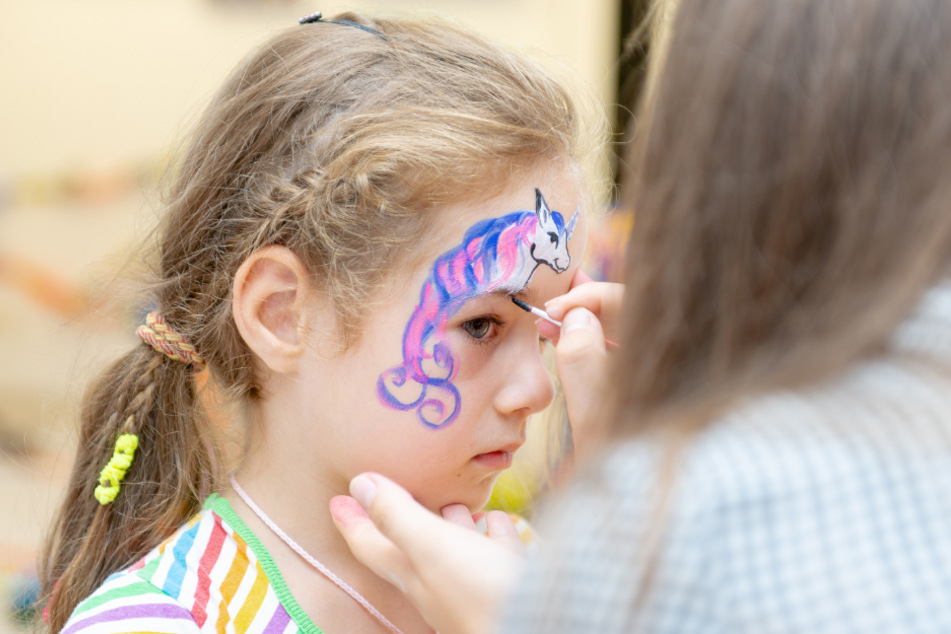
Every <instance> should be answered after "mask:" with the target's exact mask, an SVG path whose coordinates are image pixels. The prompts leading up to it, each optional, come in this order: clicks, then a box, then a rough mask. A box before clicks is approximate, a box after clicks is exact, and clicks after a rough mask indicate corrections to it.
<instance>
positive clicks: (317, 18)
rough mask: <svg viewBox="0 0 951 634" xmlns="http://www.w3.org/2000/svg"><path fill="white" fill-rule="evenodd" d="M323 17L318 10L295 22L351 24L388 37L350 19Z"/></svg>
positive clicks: (384, 37) (382, 36)
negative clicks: (327, 18) (328, 18)
mask: <svg viewBox="0 0 951 634" xmlns="http://www.w3.org/2000/svg"><path fill="white" fill-rule="evenodd" d="M323 17H324V16H323V14H322V13H321V12H320V11H315V12H314V13H311V14H310V15H305V16H304V17H302V18H300V19H299V20H298V21H297V23H298V24H313V23H315V22H322V23H324V24H330V23H332V24H343V25H344V26H352V27H355V28H358V29H360V30H361V31H366V32H367V33H372V34H373V35H376V36H379V37H381V38H383V39H384V40H385V39H388V38H387V37H386V36H385V35H383V34H382V33H380V32H379V31H377V30H376V29H371V28H370V27H368V26H366V25H364V24H358V23H357V22H352V21H350V20H324V19H323Z"/></svg>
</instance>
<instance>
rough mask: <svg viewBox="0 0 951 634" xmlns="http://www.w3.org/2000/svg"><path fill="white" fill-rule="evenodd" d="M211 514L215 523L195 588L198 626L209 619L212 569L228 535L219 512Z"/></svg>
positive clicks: (193, 613) (202, 557) (194, 614)
mask: <svg viewBox="0 0 951 634" xmlns="http://www.w3.org/2000/svg"><path fill="white" fill-rule="evenodd" d="M211 516H212V517H214V518H215V525H214V526H213V527H212V529H211V535H210V536H209V537H208V546H207V548H205V552H204V554H203V555H202V556H201V561H200V562H199V563H198V587H197V588H196V589H195V603H194V604H193V606H192V617H194V619H195V622H196V623H198V627H204V625H205V621H206V620H207V619H208V600H209V599H210V598H211V593H210V588H211V571H212V569H213V568H214V567H215V563H216V562H217V561H218V556H219V555H221V545H222V544H224V541H225V535H226V533H225V529H224V527H222V525H221V518H220V517H218V514H217V513H212V514H211Z"/></svg>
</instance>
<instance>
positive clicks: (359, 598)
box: [231, 475, 403, 634]
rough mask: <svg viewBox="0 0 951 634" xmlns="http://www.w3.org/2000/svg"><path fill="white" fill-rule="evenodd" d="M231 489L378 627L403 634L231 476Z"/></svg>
mask: <svg viewBox="0 0 951 634" xmlns="http://www.w3.org/2000/svg"><path fill="white" fill-rule="evenodd" d="M231 488H232V489H234V491H235V493H237V494H238V496H239V497H240V498H241V499H242V500H244V503H245V504H247V505H248V507H249V508H250V509H251V510H252V511H254V514H255V515H257V516H258V517H259V518H260V520H261V521H262V522H264V523H265V524H267V527H268V528H270V529H271V530H272V531H273V532H274V534H275V535H277V536H278V537H280V538H281V541H283V542H284V543H285V544H287V545H288V546H290V547H291V549H293V551H294V552H295V553H297V554H298V555H300V556H301V557H303V559H304V561H306V562H307V563H309V564H310V565H311V566H313V567H314V568H316V569H317V571H318V572H319V573H320V574H322V575H323V576H325V577H327V578H328V579H330V580H331V581H332V582H333V583H334V585H336V586H337V587H338V588H340V589H341V590H343V591H344V592H346V593H347V594H348V595H350V597H351V598H352V599H353V600H354V601H356V602H357V603H359V604H360V606H361V607H363V609H364V610H366V611H367V612H368V613H369V614H370V616H372V617H373V618H375V619H376V620H377V621H379V622H380V625H382V626H383V627H385V628H386V629H387V630H389V631H390V632H393V634H403V631H402V630H400V628H398V627H396V626H395V625H393V624H392V623H391V622H390V620H389V619H388V618H386V617H385V616H383V615H382V614H381V613H380V611H379V610H377V609H376V608H375V607H373V604H372V603H370V602H369V601H367V600H366V598H365V597H364V596H363V595H362V594H360V593H359V592H357V591H356V590H354V589H353V588H352V587H351V586H350V585H349V584H348V583H347V582H346V581H344V580H343V579H341V578H340V577H338V576H337V575H335V574H334V573H333V572H332V571H331V570H330V568H328V567H327V566H325V565H323V564H322V563H320V562H319V561H317V559H315V558H314V557H313V556H312V555H311V554H310V553H308V552H307V551H306V550H304V549H303V548H302V547H301V546H300V544H298V543H297V542H295V541H294V540H293V539H291V538H290V536H289V535H288V534H287V533H285V532H284V531H283V530H282V529H281V527H280V526H278V525H277V524H275V523H274V520H272V519H271V518H270V517H268V516H267V513H265V512H264V511H262V510H261V507H259V506H258V505H257V504H255V503H254V500H252V499H251V496H250V495H248V494H247V492H246V491H245V490H244V489H242V488H241V485H240V484H238V481H237V480H235V478H234V476H233V475H232V476H231Z"/></svg>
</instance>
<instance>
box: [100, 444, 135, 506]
mask: <svg viewBox="0 0 951 634" xmlns="http://www.w3.org/2000/svg"><path fill="white" fill-rule="evenodd" d="M138 448H139V437H138V436H136V435H135V434H122V435H120V436H119V438H117V439H116V448H115V451H113V452H112V457H111V458H109V462H108V463H106V466H105V467H103V468H102V472H100V474H99V486H97V487H96V493H95V495H96V499H97V500H99V503H100V504H102V505H103V506H105V505H106V504H111V503H112V502H115V500H116V496H117V495H119V489H120V487H121V486H122V480H123V479H124V478H125V472H126V471H128V470H129V467H131V466H132V459H133V458H135V450H136V449H138Z"/></svg>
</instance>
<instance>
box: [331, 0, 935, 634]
mask: <svg viewBox="0 0 951 634" xmlns="http://www.w3.org/2000/svg"><path fill="white" fill-rule="evenodd" d="M674 4H675V7H676V8H675V9H674V10H673V11H674V14H673V15H674V17H673V22H672V23H671V26H670V29H671V31H670V38H669V46H668V47H667V49H666V58H659V59H661V61H660V62H659V63H658V58H655V60H654V66H653V67H652V77H651V80H652V81H651V82H649V84H648V85H649V88H648V93H647V98H646V100H645V102H644V103H643V105H642V108H641V110H640V116H639V117H638V129H637V135H636V138H635V145H634V148H633V150H634V152H633V154H632V157H631V158H632V159H633V160H632V161H631V162H630V163H629V165H630V166H631V167H632V172H631V176H632V177H633V181H632V184H633V189H632V190H631V193H632V197H631V198H630V200H629V205H630V206H631V207H632V208H633V209H635V210H637V211H636V213H637V219H636V222H635V225H634V229H633V232H632V234H631V244H630V247H629V256H628V263H627V274H626V287H625V297H624V300H623V304H622V307H621V308H620V310H618V308H619V307H618V305H617V303H615V302H612V301H609V300H610V296H609V294H608V289H605V288H603V287H600V288H599V287H597V286H595V285H591V284H587V285H582V286H580V287H578V288H575V289H572V291H571V292H570V293H569V294H568V295H567V296H565V297H562V298H559V299H557V300H556V301H554V302H551V303H549V304H548V306H547V309H548V312H549V314H550V315H551V316H553V317H555V318H557V319H563V325H562V338H561V340H560V341H559V342H558V344H557V352H556V356H557V357H558V358H559V364H558V367H559V374H560V378H561V380H562V384H563V385H564V389H565V396H566V400H567V402H568V403H569V404H571V403H572V402H573V401H576V400H577V398H576V397H578V396H579V395H580V396H581V399H582V402H583V401H584V399H585V397H587V396H588V395H587V394H586V393H587V392H589V391H591V390H592V389H593V388H592V386H591V385H590V383H589V382H588V380H587V379H588V377H590V376H591V374H592V371H593V370H597V369H599V368H601V367H603V357H604V345H603V335H601V332H600V327H599V324H598V323H597V321H596V320H594V318H593V316H592V315H591V313H590V312H588V311H589V310H590V311H592V312H600V315H601V316H602V317H603V320H602V322H601V323H602V324H603V326H604V331H605V333H606V334H608V336H616V334H617V333H616V331H615V330H614V328H615V327H617V328H618V329H619V330H620V334H621V346H620V349H619V350H618V352H617V353H616V354H615V358H614V361H615V362H614V363H612V364H609V366H608V367H609V372H608V374H607V376H608V377H609V386H610V392H609V393H608V394H601V400H604V399H606V398H610V399H611V400H612V401H613V402H614V416H613V417H612V418H611V419H610V422H611V423H612V425H613V427H612V428H611V431H612V435H613V439H614V442H613V443H612V444H611V446H610V447H609V448H607V451H605V453H603V454H602V455H601V456H600V458H601V460H599V461H597V462H591V463H590V464H589V465H588V469H587V471H586V472H583V474H582V475H581V476H580V477H579V478H578V479H577V480H576V482H575V483H574V484H573V485H572V486H571V487H570V488H569V489H568V490H567V491H565V492H563V493H562V497H561V499H560V500H559V501H558V505H557V506H556V507H555V508H553V509H552V510H551V512H550V514H549V515H548V516H547V517H543V518H542V520H541V522H542V523H541V524H540V526H542V528H543V530H544V531H545V537H546V539H545V547H544V549H543V551H542V553H541V554H542V556H541V557H539V558H537V559H535V560H533V561H532V562H531V564H532V565H530V566H529V570H528V572H527V574H526V575H525V576H524V577H523V578H522V579H521V583H520V585H519V588H518V591H517V592H516V595H515V597H514V599H513V600H512V601H510V603H509V609H508V614H507V616H505V617H503V624H502V626H501V627H500V628H496V629H495V630H494V631H499V632H506V633H508V632H512V633H515V632H517V633H519V634H526V633H538V634H543V633H548V632H554V631H578V632H599V633H618V634H620V633H622V632H624V633H626V632H649V633H665V634H687V633H691V634H697V633H711V634H714V633H725V632H730V633H738V632H749V633H757V634H760V633H777V634H778V633H790V634H791V633H801V632H823V633H835V634H838V633H851V632H876V633H880V632H916V633H918V632H921V633H923V632H951V601H949V596H951V567H949V565H948V563H949V561H951V528H949V523H948V518H949V516H951V279H949V276H951V210H949V205H951V110H949V106H948V104H949V96H951V54H949V53H951V44H949V43H951V3H948V2H946V1H945V0H914V1H909V2H894V1H892V0H796V1H794V2H790V1H789V0H681V1H680V2H676V3H674ZM568 309H571V310H570V311H568ZM566 311H568V312H566ZM585 317H587V318H588V320H589V323H587V324H585V323H584V321H585ZM573 328H574V329H573ZM579 343H580V344H582V345H579ZM579 352H580V354H579ZM566 355H573V356H574V358H573V359H571V358H567V357H566ZM568 361H572V362H573V363H566V362H568ZM595 394H597V392H595ZM588 400H589V402H595V401H596V398H591V397H588ZM593 411H594V412H595V413H596V412H597V410H593ZM578 412H579V410H575V412H574V413H575V414H576V415H575V416H574V417H572V424H575V423H577V422H579V420H583V419H584V417H583V416H578V415H577V414H578ZM368 480H370V481H372V482H373V484H372V486H373V487H375V488H376V493H375V495H373V496H368V495H367V491H368V489H369V488H370V486H368ZM353 492H354V494H355V495H356V497H357V498H359V499H361V500H362V501H363V502H364V504H365V505H366V507H368V508H369V510H370V514H371V516H372V517H374V518H375V519H377V520H382V522H381V524H380V526H381V528H383V529H384V533H385V534H388V535H389V536H390V537H392V539H393V542H386V541H384V540H382V536H381V535H380V534H379V533H375V532H374V531H373V530H372V526H371V525H370V524H369V521H368V520H367V519H366V517H365V516H364V517H361V515H360V513H359V509H358V508H355V505H356V502H354V501H352V500H350V501H349V502H346V506H344V503H343V502H336V503H335V509H341V508H346V509H349V511H350V512H349V514H347V515H344V514H341V513H339V512H338V517H339V519H340V520H342V521H340V527H341V530H343V531H344V532H345V534H347V535H348V537H349V538H350V539H351V542H352V544H353V546H354V549H355V551H357V552H360V553H361V554H362V556H364V560H366V561H367V562H368V563H370V562H373V563H372V565H379V566H382V567H384V568H385V569H386V570H387V572H389V573H390V574H392V575H393V576H394V577H395V578H397V579H398V580H400V581H401V582H402V583H403V584H404V585H405V587H407V588H408V589H409V590H410V591H411V592H414V593H415V596H416V598H417V601H419V603H420V604H421V605H426V606H428V607H429V608H431V609H430V610H429V611H428V612H427V613H428V614H429V615H430V618H431V619H432V621H433V622H434V623H437V625H438V626H439V627H440V631H441V632H443V633H444V634H447V633H449V632H484V631H489V630H490V629H492V625H491V624H490V625H486V624H484V623H480V622H479V621H478V619H479V617H480V615H479V614H476V615H472V614H468V615H466V616H468V617H470V618H457V617H458V613H459V612H464V611H465V610H466V609H468V608H469V607H470V606H471V605H472V604H473V601H472V599H471V597H473V596H481V597H483V598H484V596H485V594H486V593H485V592H484V591H485V590H486V589H487V588H488V589H489V590H494V589H495V588H497V587H499V585H500V584H496V585H495V586H492V587H488V586H485V585H483V586H482V587H473V585H474V584H470V583H469V582H470V580H471V579H472V577H473V575H459V578H458V579H452V578H451V577H450V576H449V575H446V574H442V575H440V576H438V577H437V576H434V575H432V574H431V573H432V569H431V567H430V566H428V565H427V562H431V561H440V558H438V557H434V556H433V555H434V552H435V551H436V550H437V548H436V547H433V548H419V547H417V546H419V544H414V543H413V539H412V538H413V537H414V536H415V535H425V536H426V540H427V541H428V543H431V544H435V545H437V546H440V547H443V548H446V549H447V550H449V556H447V557H444V558H442V559H443V561H442V562H441V563H442V570H445V569H446V568H450V569H451V568H456V569H465V567H464V566H462V565H460V560H461V559H463V557H462V555H463V554H464V555H469V554H470V553H471V552H473V550H469V551H466V550H463V549H462V548H461V547H460V545H459V541H458V540H457V539H455V538H457V537H459V536H460V535H461V536H462V537H463V538H471V540H470V541H474V542H475V543H476V546H475V548H481V550H479V551H478V556H479V561H480V563H481V564H482V567H483V569H484V568H486V567H489V565H490V564H491V561H492V555H491V554H490V552H489V549H488V547H487V546H488V545H489V544H491V542H489V541H488V540H485V539H476V537H475V536H473V535H471V534H470V532H466V531H460V530H456V531H451V530H449V529H453V528H456V527H453V526H445V525H443V524H445V523H443V522H441V521H439V520H438V519H437V518H433V517H432V515H431V514H428V513H414V514H413V513H410V512H407V511H409V510H410V509H412V506H411V505H408V504H407V499H406V498H407V496H399V495H398V489H397V488H396V487H394V486H393V485H392V484H387V482H386V481H385V480H384V479H382V478H380V477H379V476H375V475H372V474H370V475H364V476H360V477H358V478H357V479H355V481H354V483H353ZM368 498H372V499H371V501H372V503H367V499H368ZM394 510H396V511H399V513H396V514H394V513H393V511H394ZM546 520H547V522H546ZM374 535H376V537H378V538H380V539H378V540H377V541H376V542H373V541H371V540H370V539H368V537H371V536H374ZM450 537H451V538H453V539H449V538H450ZM381 543H382V544H387V543H388V544H389V546H390V547H389V548H386V549H385V548H381V547H379V545H380V544H381ZM394 543H395V544H397V545H399V547H400V548H401V549H402V552H403V553H404V554H406V555H407V556H408V557H409V558H410V561H409V563H407V561H405V560H401V558H400V557H394V556H392V555H391V553H392V552H398V551H397V549H396V548H394V547H393V545H394ZM419 553H425V554H426V555H428V557H427V558H425V559H423V558H419V557H416V555H418V554H419ZM373 555H377V556H376V557H374V556H373ZM445 560H449V561H448V562H447V561H445ZM487 576H488V575H486V574H485V573H483V575H482V578H485V577H487ZM476 580H477V581H478V580H479V578H477V579H476ZM460 589H462V590H464V593H463V592H459V591H458V590H460ZM425 593H428V594H430V595H431V596H423V595H424V594H425ZM447 598H449V599H450V600H446V599H447ZM460 598H461V599H462V600H458V599H460ZM485 603H486V601H484V600H483V601H482V602H481V603H480V604H479V606H480V607H483V608H484V605H485ZM433 606H435V607H433ZM437 608H439V609H442V610H443V612H442V613H441V614H440V613H439V609H437ZM484 612H486V610H485V609H483V610H482V613H484ZM473 616H474V617H475V618H474V619H473V618H471V617H473ZM473 623H475V627H472V628H471V629H470V626H471V624H473Z"/></svg>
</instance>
